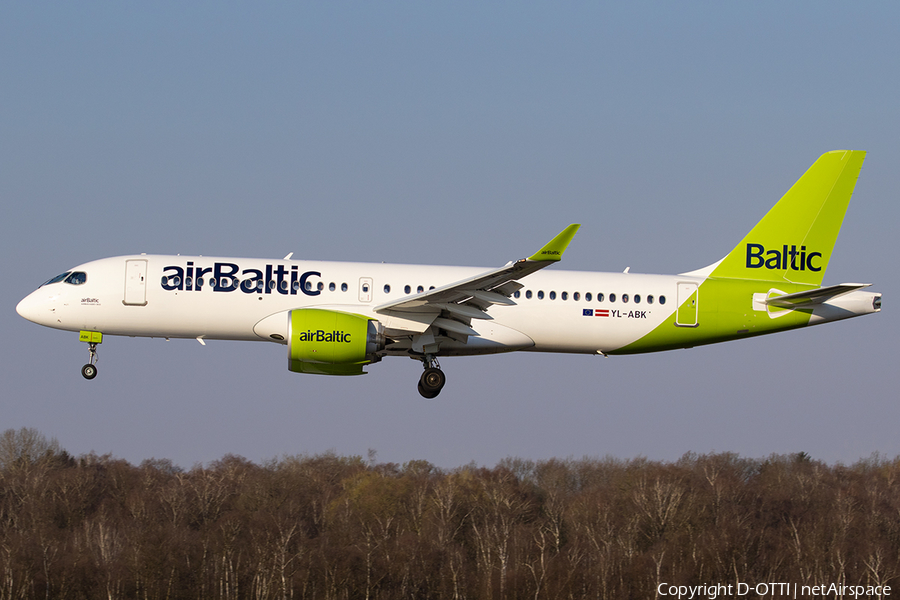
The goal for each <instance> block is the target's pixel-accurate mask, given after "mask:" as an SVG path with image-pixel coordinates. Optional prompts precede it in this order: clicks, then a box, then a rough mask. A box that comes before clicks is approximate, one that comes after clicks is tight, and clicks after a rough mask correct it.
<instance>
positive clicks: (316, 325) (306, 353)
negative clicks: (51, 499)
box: [287, 308, 384, 375]
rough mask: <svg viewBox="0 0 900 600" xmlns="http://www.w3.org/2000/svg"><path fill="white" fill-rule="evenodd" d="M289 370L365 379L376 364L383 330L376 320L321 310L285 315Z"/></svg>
mask: <svg viewBox="0 0 900 600" xmlns="http://www.w3.org/2000/svg"><path fill="white" fill-rule="evenodd" d="M287 345H288V369H290V370H291V371H294V372H295V373H316V374H319V375H364V374H365V371H363V365H367V364H369V363H371V362H374V361H377V360H379V358H378V356H377V355H376V353H377V352H378V351H379V350H382V349H384V326H383V325H382V324H381V323H379V322H378V321H377V320H375V319H371V318H369V317H364V316H362V315H357V314H353V313H345V312H340V311H336V310H325V309H321V308H298V309H296V310H292V311H291V312H290V313H289V314H288V340H287Z"/></svg>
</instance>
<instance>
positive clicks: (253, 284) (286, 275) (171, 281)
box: [162, 261, 323, 296]
mask: <svg viewBox="0 0 900 600" xmlns="http://www.w3.org/2000/svg"><path fill="white" fill-rule="evenodd" d="M321 276H322V274H321V273H319V272H318V271H306V272H305V273H300V268H299V267H298V266H297V265H293V266H292V267H290V269H288V268H287V267H285V265H277V266H275V265H266V266H265V272H263V271H261V270H260V269H241V267H239V266H238V265H236V264H234V263H228V262H217V263H213V266H211V267H200V266H194V263H193V261H188V263H187V265H186V266H184V267H181V266H178V265H170V266H168V267H164V268H163V276H162V288H163V289H164V290H168V291H170V292H171V291H178V292H199V291H201V290H203V289H211V290H212V291H214V292H234V291H237V290H238V289H240V290H241V291H242V292H244V293H245V294H271V293H272V292H277V293H279V294H284V295H291V296H295V295H296V294H297V292H298V291H300V292H303V293H304V294H306V295H307V296H318V295H319V294H320V293H321V290H322V287H323V285H322V282H321V281H314V280H313V278H318V277H321Z"/></svg>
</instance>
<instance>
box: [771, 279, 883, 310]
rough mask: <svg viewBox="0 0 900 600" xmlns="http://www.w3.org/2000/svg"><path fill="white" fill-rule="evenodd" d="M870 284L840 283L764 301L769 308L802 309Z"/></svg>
mask: <svg viewBox="0 0 900 600" xmlns="http://www.w3.org/2000/svg"><path fill="white" fill-rule="evenodd" d="M870 285H872V284H871V283H842V284H840V285H831V286H828V287H823V288H819V289H816V290H807V291H805V292H797V293H795V294H785V295H784V296H775V297H772V298H768V299H766V304H768V305H769V306H778V307H779V308H804V307H806V306H812V305H813V304H823V303H825V302H828V301H829V300H831V299H832V298H836V297H838V296H843V295H844V294H849V293H850V292H853V291H855V290H859V289H862V288H865V287H869V286H870Z"/></svg>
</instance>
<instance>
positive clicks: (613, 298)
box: [609, 294, 616, 302]
mask: <svg viewBox="0 0 900 600" xmlns="http://www.w3.org/2000/svg"><path fill="white" fill-rule="evenodd" d="M609 301H610V302H615V301H616V295H615V294H610V295H609Z"/></svg>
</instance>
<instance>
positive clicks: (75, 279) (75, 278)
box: [66, 271, 87, 285]
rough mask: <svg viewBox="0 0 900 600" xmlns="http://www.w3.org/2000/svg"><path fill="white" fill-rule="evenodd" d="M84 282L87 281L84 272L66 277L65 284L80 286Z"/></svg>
mask: <svg viewBox="0 0 900 600" xmlns="http://www.w3.org/2000/svg"><path fill="white" fill-rule="evenodd" d="M85 281H87V273H85V272H84V271H75V272H74V273H72V274H71V275H69V276H68V277H66V283H71V284H72V285H81V284H82V283H84V282H85Z"/></svg>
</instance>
